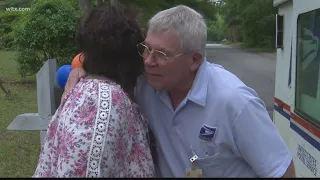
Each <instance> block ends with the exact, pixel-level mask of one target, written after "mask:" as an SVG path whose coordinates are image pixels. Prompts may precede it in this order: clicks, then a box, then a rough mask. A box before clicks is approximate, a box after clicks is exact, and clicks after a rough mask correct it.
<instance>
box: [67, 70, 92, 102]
mask: <svg viewBox="0 0 320 180" xmlns="http://www.w3.org/2000/svg"><path fill="white" fill-rule="evenodd" d="M85 76H87V74H86V72H85V71H84V70H83V69H82V68H75V69H73V70H72V71H71V72H70V74H69V77H68V81H67V83H66V86H65V88H64V92H63V94H62V97H61V102H62V99H63V98H64V96H65V95H66V94H68V92H69V91H70V90H71V89H72V88H73V86H75V85H76V84H77V83H78V82H79V81H80V79H81V78H83V77H85Z"/></svg>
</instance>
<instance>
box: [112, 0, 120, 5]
mask: <svg viewBox="0 0 320 180" xmlns="http://www.w3.org/2000/svg"><path fill="white" fill-rule="evenodd" d="M119 3H120V2H119V0H111V6H117V5H119Z"/></svg>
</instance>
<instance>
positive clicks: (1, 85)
mask: <svg viewBox="0 0 320 180" xmlns="http://www.w3.org/2000/svg"><path fill="white" fill-rule="evenodd" d="M0 89H2V91H3V92H4V93H5V94H6V95H7V96H9V95H10V91H9V90H8V91H7V90H6V89H5V88H4V86H3V84H2V81H1V79H0Z"/></svg>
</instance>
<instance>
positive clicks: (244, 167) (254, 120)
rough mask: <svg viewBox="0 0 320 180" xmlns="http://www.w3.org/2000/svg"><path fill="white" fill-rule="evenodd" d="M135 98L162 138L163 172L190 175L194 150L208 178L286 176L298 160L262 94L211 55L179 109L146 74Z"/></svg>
mask: <svg viewBox="0 0 320 180" xmlns="http://www.w3.org/2000/svg"><path fill="white" fill-rule="evenodd" d="M135 100H136V102H137V104H138V105H139V106H140V108H141V109H142V111H143V112H144V114H145V115H146V117H147V118H148V119H149V126H150V128H151V130H152V131H153V133H154V135H155V137H156V143H157V151H158V152H157V153H158V166H159V170H160V173H161V176H162V177H185V176H186V169H187V168H190V167H191V162H190V158H191V157H192V156H194V155H197V156H198V157H199V158H198V159H197V160H196V161H195V166H196V168H200V169H202V172H203V176H204V177H281V176H283V175H284V173H285V172H286V170H287V168H288V166H289V164H290V162H291V160H292V155H291V153H290V151H289V149H288V147H287V145H286V144H285V142H284V141H283V139H282V138H281V136H280V134H279V133H278V131H277V129H276V127H275V125H274V123H273V122H272V120H271V118H270V116H269V114H268V112H267V110H266V107H265V104H264V102H263V101H262V100H261V99H260V98H259V97H258V95H257V93H256V92H255V91H254V90H253V89H251V88H249V87H248V86H246V85H245V84H244V83H243V82H242V81H241V80H240V79H239V78H237V77H236V76H235V75H233V74H232V73H230V72H229V71H227V70H225V69H224V68H222V67H221V66H219V65H216V64H211V63H209V62H208V61H206V60H204V61H203V62H202V64H201V65H200V67H199V70H198V72H197V75H196V78H195V81H194V83H193V86H192V88H191V90H190V91H189V93H188V95H187V96H186V98H185V99H184V100H183V101H182V102H181V103H180V105H179V106H178V107H177V108H176V110H173V108H172V105H171V101H170V98H169V96H168V93H167V92H166V91H157V90H155V89H153V88H152V87H151V86H150V85H149V84H148V83H147V81H146V79H145V78H144V77H143V76H142V77H141V78H140V79H139V81H138V84H137V87H136V89H135Z"/></svg>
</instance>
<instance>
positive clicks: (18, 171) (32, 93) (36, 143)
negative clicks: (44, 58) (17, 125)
mask: <svg viewBox="0 0 320 180" xmlns="http://www.w3.org/2000/svg"><path fill="white" fill-rule="evenodd" d="M13 55H14V53H13V52H6V51H0V78H1V79H2V80H3V81H4V82H5V83H4V86H5V88H6V89H9V90H10V91H11V96H10V97H6V96H5V93H4V92H3V91H2V90H1V89H0V177H31V176H32V175H33V173H34V171H35V167H36V165H37V161H38V155H39V151H40V139H39V131H8V130H6V128H7V127H8V125H9V124H10V122H11V121H12V120H13V119H14V118H15V117H16V116H17V115H19V114H23V113H36V112H37V95H36V83H35V78H34V77H31V78H27V80H28V81H27V82H28V83H24V82H22V81H21V80H20V76H19V74H18V73H17V64H16V62H15V61H14V60H13Z"/></svg>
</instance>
